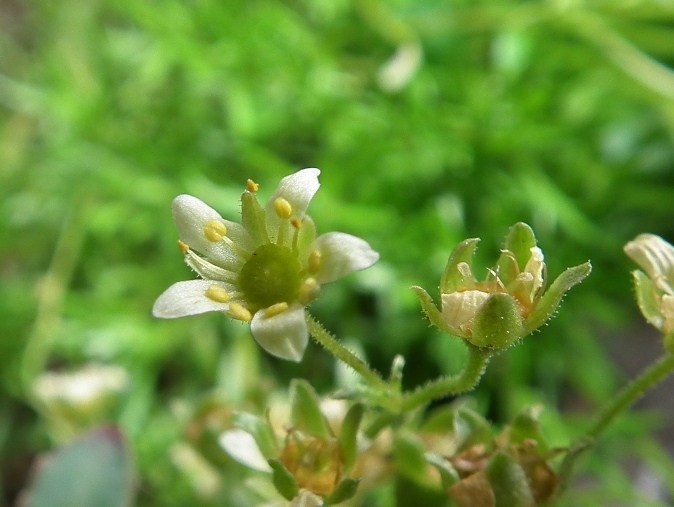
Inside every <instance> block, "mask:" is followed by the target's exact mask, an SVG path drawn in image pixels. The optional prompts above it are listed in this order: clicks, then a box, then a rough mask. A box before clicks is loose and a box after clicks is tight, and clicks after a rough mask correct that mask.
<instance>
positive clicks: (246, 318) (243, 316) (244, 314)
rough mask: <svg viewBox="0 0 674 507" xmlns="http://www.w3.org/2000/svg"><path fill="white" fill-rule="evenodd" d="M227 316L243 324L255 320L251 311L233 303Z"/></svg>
mask: <svg viewBox="0 0 674 507" xmlns="http://www.w3.org/2000/svg"><path fill="white" fill-rule="evenodd" d="M227 315H229V316H230V317H231V318H233V319H235V320H241V321H243V322H250V321H251V320H252V319H253V316H252V315H251V314H250V310H248V308H246V307H245V306H243V305H240V304H239V303H232V304H231V305H229V311H228V312H227Z"/></svg>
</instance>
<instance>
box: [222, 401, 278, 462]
mask: <svg viewBox="0 0 674 507" xmlns="http://www.w3.org/2000/svg"><path fill="white" fill-rule="evenodd" d="M232 418H233V423H234V426H235V427H237V428H239V429H242V430H244V431H245V432H246V433H250V434H251V435H252V437H253V438H254V439H255V443H256V444H257V446H258V447H259V449H260V452H261V453H262V455H263V456H264V457H265V458H270V457H271V456H276V455H278V451H279V448H278V442H277V440H276V436H275V435H274V430H273V429H272V427H271V424H270V423H269V421H268V420H266V419H263V418H262V417H258V416H256V415H253V414H249V413H247V412H235V413H234V415H233V417H232Z"/></svg>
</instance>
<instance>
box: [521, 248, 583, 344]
mask: <svg viewBox="0 0 674 507" xmlns="http://www.w3.org/2000/svg"><path fill="white" fill-rule="evenodd" d="M591 271H592V265H591V264H590V261H588V262H586V263H584V264H580V265H579V266H574V267H572V268H568V269H567V270H566V271H564V272H563V273H562V274H561V275H559V276H558V277H557V279H556V280H555V281H554V282H553V283H552V285H551V286H550V288H549V289H548V290H546V291H545V294H543V296H542V297H541V299H540V300H539V301H538V304H537V305H536V309H535V310H534V311H533V312H532V313H531V315H529V318H527V320H526V322H525V328H524V336H526V335H528V334H529V333H532V332H533V331H535V330H536V329H538V328H539V327H541V326H542V325H543V324H545V322H546V321H547V320H548V319H550V317H552V315H553V314H554V313H555V310H557V307H558V306H559V303H560V302H561V301H562V298H563V297H564V294H566V293H567V292H568V291H569V290H570V289H571V288H572V287H573V286H574V285H577V284H579V283H580V282H582V281H583V280H584V279H585V278H586V277H587V276H588V275H589V274H590V272H591Z"/></svg>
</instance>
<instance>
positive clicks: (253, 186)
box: [246, 180, 260, 192]
mask: <svg viewBox="0 0 674 507" xmlns="http://www.w3.org/2000/svg"><path fill="white" fill-rule="evenodd" d="M246 190H248V191H249V192H257V191H258V190H260V185H258V184H257V183H255V182H254V181H253V180H248V181H247V182H246Z"/></svg>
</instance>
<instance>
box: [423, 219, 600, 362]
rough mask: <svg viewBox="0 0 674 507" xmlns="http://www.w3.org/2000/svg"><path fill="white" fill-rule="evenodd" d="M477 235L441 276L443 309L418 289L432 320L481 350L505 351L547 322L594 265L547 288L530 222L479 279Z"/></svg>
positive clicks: (513, 232) (515, 232)
mask: <svg viewBox="0 0 674 507" xmlns="http://www.w3.org/2000/svg"><path fill="white" fill-rule="evenodd" d="M479 241H480V240H479V239H477V238H471V239H467V240H465V241H463V242H462V243H460V244H459V245H458V246H457V247H456V248H455V249H454V251H453V252H452V254H451V256H450V258H449V261H448V262H447V266H446V268H445V271H444V273H443V275H442V278H441V280H440V294H441V295H440V299H441V301H442V305H441V310H438V309H437V308H436V306H435V305H434V303H433V301H432V298H431V297H430V296H429V295H428V293H427V292H426V291H425V290H424V289H422V288H421V287H412V289H413V290H414V291H415V292H416V294H417V296H418V297H419V300H420V302H421V306H422V309H423V310H424V312H425V313H426V315H427V316H428V318H429V320H430V321H431V323H433V324H434V325H435V326H437V327H438V328H439V329H441V330H443V331H445V332H446V333H448V334H451V335H453V336H459V337H461V338H463V339H465V340H466V341H467V342H468V343H470V344H472V345H475V346H476V347H479V348H488V349H496V350H498V349H504V348H506V347H508V346H510V345H512V344H513V343H515V342H516V341H517V340H519V339H520V338H522V337H523V336H526V335H528V334H530V333H532V332H533V331H535V330H536V329H538V328H539V327H540V326H541V325H543V324H544V323H545V322H546V321H547V320H548V319H549V318H550V317H551V316H552V315H553V314H554V312H555V310H556V308H557V306H558V305H559V303H560V301H561V300H562V297H563V296H564V294H565V293H566V292H567V291H568V290H569V289H571V287H573V286H574V285H576V284H577V283H579V282H581V281H582V280H583V279H584V278H585V277H586V276H587V275H588V274H589V273H590V270H591V267H590V263H589V262H587V263H585V264H581V265H579V266H575V267H572V268H569V269H567V270H566V271H564V273H562V274H561V275H560V276H559V277H558V278H557V279H556V280H555V281H554V282H553V283H552V284H551V285H550V287H549V288H548V289H547V290H546V269H545V262H544V260H543V252H542V250H541V249H540V248H539V247H538V246H537V245H536V237H535V236H534V232H533V231H532V230H531V228H530V227H529V226H528V225H527V224H524V223H521V222H520V223H517V224H515V225H514V226H513V227H512V228H511V229H510V231H509V233H508V235H507V237H506V240H505V247H504V249H503V250H502V251H501V255H500V257H499V259H498V261H497V263H496V266H495V267H493V268H491V269H488V270H487V273H488V274H487V277H486V279H484V280H477V279H476V278H475V274H474V273H475V269H474V267H473V255H474V253H475V249H476V248H477V244H478V242H479Z"/></svg>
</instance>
